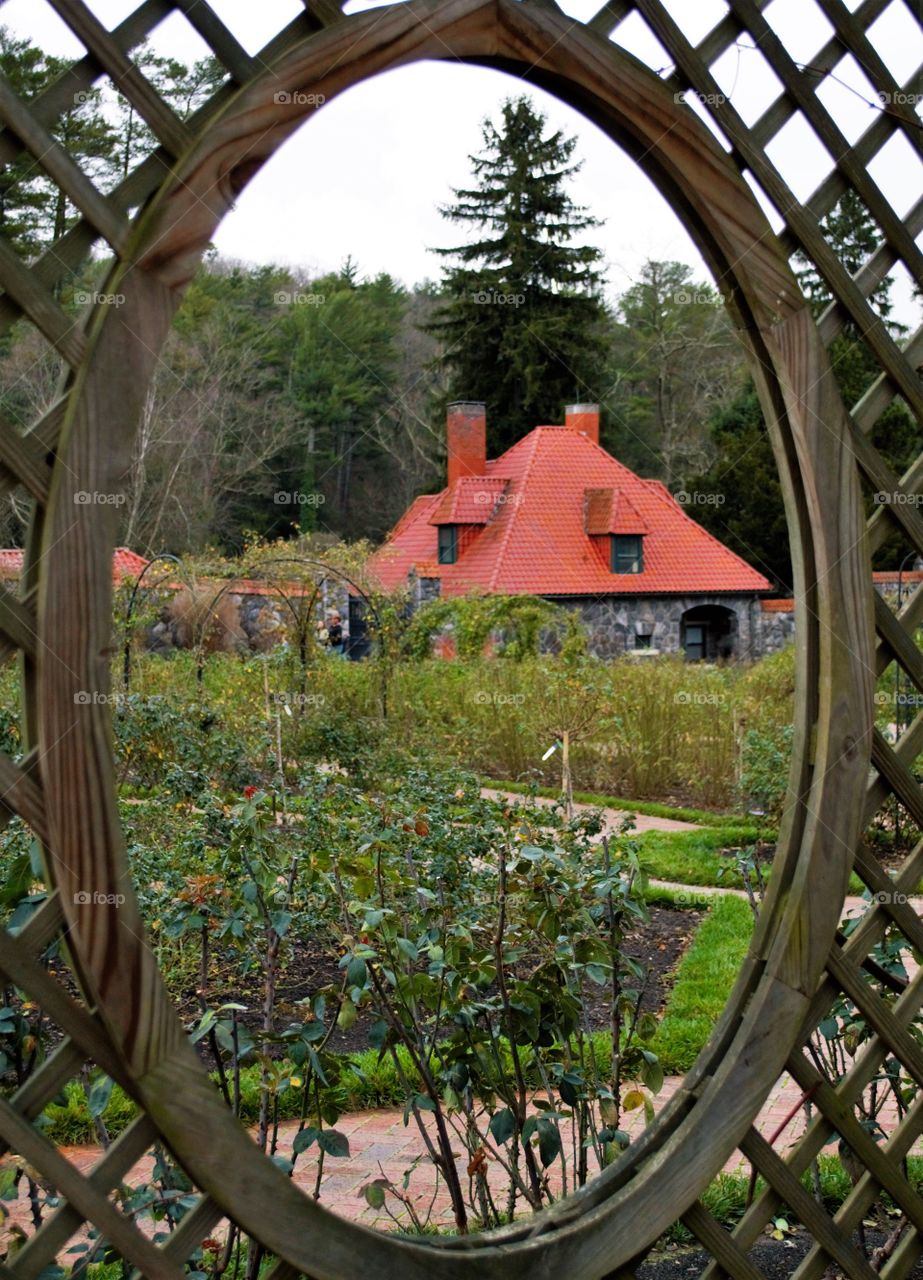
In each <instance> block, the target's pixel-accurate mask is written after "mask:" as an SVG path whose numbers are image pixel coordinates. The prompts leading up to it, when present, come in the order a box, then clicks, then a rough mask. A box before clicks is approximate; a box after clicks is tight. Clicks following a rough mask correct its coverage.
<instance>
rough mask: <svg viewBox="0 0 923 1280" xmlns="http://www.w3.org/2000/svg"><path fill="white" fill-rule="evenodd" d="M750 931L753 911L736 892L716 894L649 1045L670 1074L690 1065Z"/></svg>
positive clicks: (732, 978)
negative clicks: (723, 895) (732, 893)
mask: <svg viewBox="0 0 923 1280" xmlns="http://www.w3.org/2000/svg"><path fill="white" fill-rule="evenodd" d="M752 932H753V913H752V912H751V910H750V907H749V905H748V903H746V902H745V901H744V900H743V899H742V898H737V897H730V896H728V897H717V898H716V899H715V902H714V905H713V906H712V908H711V909H710V911H709V913H708V915H707V916H706V917H705V919H704V920H703V921H702V923H701V925H700V926H699V929H698V932H697V933H696V935H695V938H694V939H693V942H692V946H691V947H690V948H689V950H688V951H687V952H686V954H685V955H684V956H683V958H682V960H681V961H680V964H679V969H678V971H677V976H676V982H675V984H674V987H673V990H672V991H671V992H670V996H669V999H668V1000H667V1007H666V1012H665V1013H664V1016H663V1020H662V1021H661V1023H660V1027H659V1029H658V1031H657V1035H656V1037H655V1038H654V1041H653V1043H652V1045H651V1048H652V1049H653V1050H654V1052H655V1053H656V1054H657V1056H658V1058H659V1059H660V1064H661V1066H662V1067H663V1069H664V1071H665V1072H666V1073H667V1074H668V1075H678V1074H680V1073H682V1072H684V1071H688V1070H689V1068H690V1067H691V1066H692V1064H693V1062H695V1060H696V1058H697V1056H698V1054H699V1052H700V1050H701V1048H702V1046H703V1045H704V1044H705V1042H706V1041H707V1039H708V1037H709V1036H710V1035H711V1033H712V1031H713V1029H714V1026H715V1023H716V1022H717V1020H718V1018H719V1017H720V1015H721V1012H722V1010H723V1009H724V1006H725V1004H726V1003H727V999H728V996H729V995H730V993H731V988H732V987H733V985H734V983H735V981H736V980H737V975H738V973H739V972H740V966H741V963H742V961H743V958H744V956H745V955H746V952H747V946H748V944H749V942H750V935H751V933H752Z"/></svg>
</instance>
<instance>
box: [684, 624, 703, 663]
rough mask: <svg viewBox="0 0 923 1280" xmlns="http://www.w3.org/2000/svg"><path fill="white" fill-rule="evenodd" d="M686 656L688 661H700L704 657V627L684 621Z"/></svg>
mask: <svg viewBox="0 0 923 1280" xmlns="http://www.w3.org/2000/svg"><path fill="white" fill-rule="evenodd" d="M685 648H686V657H687V658H688V659H689V661H690V662H701V661H702V659H703V658H704V657H705V627H704V626H702V625H700V624H699V623H696V624H695V625H691V624H690V623H688V622H687V623H686V636H685Z"/></svg>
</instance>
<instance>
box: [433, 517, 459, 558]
mask: <svg viewBox="0 0 923 1280" xmlns="http://www.w3.org/2000/svg"><path fill="white" fill-rule="evenodd" d="M438 528H439V557H438V558H439V563H440V564H454V563H455V561H456V560H457V559H458V525H457V524H441V525H439V527H438ZM430 545H432V544H430ZM430 554H432V553H430Z"/></svg>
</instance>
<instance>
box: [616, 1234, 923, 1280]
mask: <svg viewBox="0 0 923 1280" xmlns="http://www.w3.org/2000/svg"><path fill="white" fill-rule="evenodd" d="M884 1240H885V1237H884V1236H883V1235H882V1234H881V1233H880V1232H877V1231H871V1230H867V1231H866V1233H865V1243H866V1248H867V1249H868V1251H869V1252H870V1253H871V1252H872V1251H873V1250H875V1249H878V1248H880V1246H881V1245H882V1244H883V1243H884ZM812 1244H813V1237H812V1236H811V1235H809V1234H808V1233H807V1232H806V1231H802V1230H800V1229H797V1228H796V1229H795V1230H794V1231H793V1232H792V1234H791V1235H790V1236H788V1237H787V1238H786V1239H784V1240H773V1239H772V1238H771V1237H769V1236H767V1237H766V1238H765V1239H764V1240H761V1241H760V1243H759V1244H757V1245H754V1247H753V1248H752V1249H751V1250H750V1253H749V1254H748V1257H749V1259H750V1261H751V1262H752V1263H753V1265H754V1266H755V1267H756V1269H757V1271H758V1272H759V1273H760V1275H762V1276H765V1278H766V1280H784V1278H785V1277H787V1276H790V1275H791V1274H792V1273H793V1272H794V1271H795V1269H796V1268H797V1266H798V1264H799V1263H800V1262H801V1260H802V1258H803V1257H804V1256H805V1254H806V1253H807V1252H808V1251H809V1250H810V1248H811V1245H812ZM853 1244H854V1245H855V1246H856V1247H857V1248H858V1249H859V1250H860V1252H861V1242H860V1240H859V1238H858V1236H853ZM710 1261H711V1255H710V1254H708V1253H706V1252H705V1251H704V1250H702V1249H685V1248H680V1247H670V1248H668V1249H665V1250H664V1251H663V1252H660V1253H656V1254H651V1255H650V1256H649V1257H648V1258H647V1259H646V1260H645V1261H644V1262H643V1263H642V1264H641V1266H640V1267H638V1268H636V1270H635V1275H636V1276H637V1278H638V1280H687V1278H688V1277H690V1276H700V1275H701V1274H702V1272H703V1271H704V1270H705V1268H706V1267H707V1266H708V1264H709V1262H710ZM826 1275H827V1276H828V1277H831V1280H832V1277H838V1276H842V1275H843V1272H842V1271H840V1270H839V1269H838V1268H836V1267H833V1268H831V1269H830V1270H829V1271H828V1272H826ZM910 1280H923V1260H921V1261H920V1262H918V1263H917V1265H916V1266H915V1267H914V1269H913V1271H911V1272H910Z"/></svg>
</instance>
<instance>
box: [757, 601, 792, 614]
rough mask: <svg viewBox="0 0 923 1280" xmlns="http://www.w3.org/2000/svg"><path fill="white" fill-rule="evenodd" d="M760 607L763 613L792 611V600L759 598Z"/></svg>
mask: <svg viewBox="0 0 923 1280" xmlns="http://www.w3.org/2000/svg"><path fill="white" fill-rule="evenodd" d="M760 608H761V609H762V611H763V613H794V612H795V602H794V600H761V601H760Z"/></svg>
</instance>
